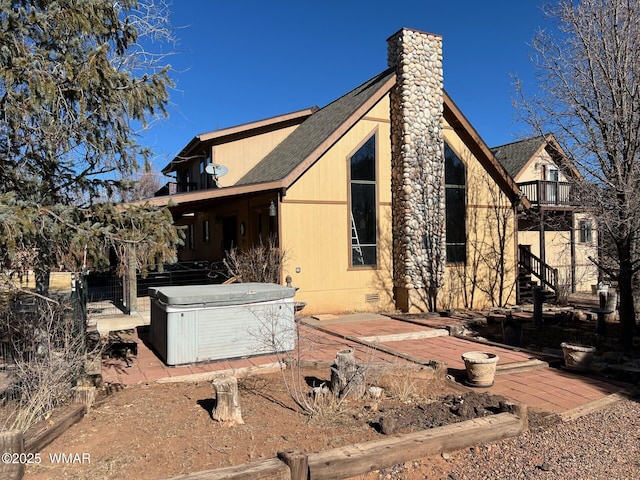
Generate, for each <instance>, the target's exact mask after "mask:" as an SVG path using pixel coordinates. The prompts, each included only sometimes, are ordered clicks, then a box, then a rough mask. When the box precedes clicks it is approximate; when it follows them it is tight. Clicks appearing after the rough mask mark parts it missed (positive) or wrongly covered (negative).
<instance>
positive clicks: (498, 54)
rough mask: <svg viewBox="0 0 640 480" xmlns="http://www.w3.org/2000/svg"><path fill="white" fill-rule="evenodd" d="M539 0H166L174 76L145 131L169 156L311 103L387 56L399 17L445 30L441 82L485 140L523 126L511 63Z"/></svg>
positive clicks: (522, 61) (510, 135)
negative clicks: (159, 114)
mask: <svg viewBox="0 0 640 480" xmlns="http://www.w3.org/2000/svg"><path fill="white" fill-rule="evenodd" d="M541 4H542V0H497V1H485V2H479V1H477V0H458V1H455V2H453V1H446V0H444V1H443V0H433V1H432V0H395V1H393V0H391V1H380V0H369V1H361V0H324V1H322V2H310V1H305V0H272V1H265V0H262V1H254V0H173V6H172V17H171V23H172V25H173V27H174V28H175V29H176V32H175V33H176V37H177V38H178V42H179V43H178V45H177V46H176V47H175V50H176V52H177V54H176V55H174V56H172V57H171V59H170V62H171V65H172V67H173V70H174V71H173V73H172V78H173V79H174V81H175V82H176V86H175V88H174V89H172V91H171V98H170V102H171V105H170V107H169V118H168V119H165V120H162V121H160V122H159V123H156V124H154V126H153V127H152V128H151V129H150V130H149V131H147V132H145V133H144V134H143V137H142V139H141V140H142V142H143V143H144V144H145V145H147V146H149V147H151V148H152V149H153V150H154V152H155V154H156V156H155V158H154V166H155V167H156V169H158V170H159V169H160V168H162V167H163V166H164V165H166V164H167V163H168V162H169V161H170V160H171V159H172V158H173V156H174V155H175V154H177V153H178V152H179V151H180V150H181V149H182V147H183V146H185V145H186V144H187V143H188V142H189V141H190V140H191V139H192V138H193V137H194V136H195V135H197V134H199V133H203V132H208V131H212V130H216V129H218V128H225V127H230V126H233V125H238V124H242V123H246V122H250V121H254V120H259V119H262V118H268V117H272V116H275V115H279V114H283V113H287V112H291V111H295V110H300V109H303V108H307V107H311V106H313V105H317V106H319V107H322V106H324V105H326V104H327V103H329V102H331V101H333V100H334V99H336V98H338V97H340V96H341V95H343V94H344V93H346V92H348V91H349V90H351V89H353V88H354V87H356V86H358V85H359V84H361V83H363V82H364V81H365V80H367V79H369V78H370V77H372V76H374V75H376V74H377V73H379V72H381V71H382V70H384V69H385V68H386V67H387V60H386V58H387V57H386V55H387V44H386V39H387V38H388V37H389V36H391V35H392V34H393V33H395V32H396V31H397V30H399V29H400V28H402V27H409V28H414V29H418V30H422V31H427V32H431V33H437V34H440V35H442V36H443V57H444V62H443V63H444V67H443V68H444V84H445V89H446V90H447V92H448V93H449V95H450V96H451V97H452V98H453V100H454V101H455V102H456V104H457V105H458V107H459V108H460V109H461V110H462V112H463V113H464V114H465V115H466V116H467V118H468V119H469V120H470V121H471V123H472V124H473V125H474V127H475V128H476V130H477V131H478V132H479V133H480V135H481V136H482V137H483V138H484V140H485V141H486V142H487V144H488V145H489V146H496V145H500V144H503V143H508V142H511V141H514V140H516V139H518V138H519V137H521V136H522V135H523V134H525V133H526V131H525V130H524V127H523V126H522V125H521V124H517V123H516V112H515V110H514V108H513V106H512V99H513V93H514V87H513V80H512V78H511V74H517V75H518V76H519V77H521V78H523V79H524V80H525V82H527V83H530V82H531V78H532V66H531V62H530V60H529V54H530V52H531V50H530V47H529V44H530V42H531V39H532V37H533V35H534V34H535V32H536V30H537V29H538V28H539V27H540V26H542V22H543V16H542V12H541V10H540V5H541Z"/></svg>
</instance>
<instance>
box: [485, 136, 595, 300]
mask: <svg viewBox="0 0 640 480" xmlns="http://www.w3.org/2000/svg"><path fill="white" fill-rule="evenodd" d="M491 150H492V151H493V153H494V155H495V156H496V158H497V159H498V160H499V161H500V162H501V163H502V165H504V167H505V168H506V170H507V172H509V174H510V175H511V177H512V178H513V179H514V180H515V181H516V183H517V184H518V186H519V187H520V190H521V191H522V193H523V194H524V195H525V196H526V197H527V199H528V200H529V202H531V206H532V208H530V209H528V210H526V211H524V212H522V213H521V214H520V215H519V217H518V246H519V251H520V261H521V263H522V265H523V266H524V265H526V266H529V267H531V270H532V273H533V274H534V276H535V277H537V278H538V281H539V283H541V284H542V285H543V286H545V287H548V288H556V289H557V290H558V292H559V293H560V294H566V293H569V292H585V291H591V289H592V285H596V284H597V283H598V269H597V267H596V266H595V264H594V263H593V262H592V261H590V260H589V257H591V258H597V255H598V234H597V225H596V220H595V218H594V217H593V216H592V215H590V214H589V213H588V212H585V209H584V208H583V207H582V206H581V205H580V202H579V200H578V198H577V195H576V192H575V191H574V190H575V187H574V186H573V185H574V184H575V183H574V182H573V180H575V179H579V178H580V173H579V172H578V171H577V170H576V169H575V168H572V167H571V164H570V162H569V161H568V160H567V158H566V156H565V154H564V153H563V152H562V149H561V148H560V146H559V145H558V143H557V142H556V140H555V138H554V137H553V135H543V136H538V137H534V138H528V139H526V140H522V141H519V142H514V143H509V144H507V145H502V146H499V147H495V148H492V149H491ZM563 166H564V167H565V168H563ZM545 266H546V267H545ZM545 270H546V271H545ZM554 272H555V273H554ZM554 275H555V276H556V278H553V277H554ZM534 280H535V278H534ZM553 283H554V284H555V285H553V286H552V285H549V284H553Z"/></svg>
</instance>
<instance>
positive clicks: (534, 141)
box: [491, 135, 548, 177]
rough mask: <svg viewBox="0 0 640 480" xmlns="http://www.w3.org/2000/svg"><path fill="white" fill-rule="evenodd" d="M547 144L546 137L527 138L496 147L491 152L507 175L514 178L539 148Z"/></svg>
mask: <svg viewBox="0 0 640 480" xmlns="http://www.w3.org/2000/svg"><path fill="white" fill-rule="evenodd" d="M547 142H548V138H547V136H546V135H540V136H537V137H532V138H527V139H525V140H519V141H517V142H512V143H507V144H505V145H500V146H498V147H492V148H491V151H492V152H493V154H494V155H495V157H496V158H497V159H498V161H499V162H500V163H501V164H502V165H503V166H504V168H505V169H506V170H507V172H508V173H509V175H511V176H512V177H515V176H516V175H518V173H520V171H521V170H522V169H523V168H524V167H525V165H526V164H527V162H528V161H529V160H531V157H533V156H534V155H535V154H536V152H538V150H540V148H541V147H543V146H545V145H546V144H547Z"/></svg>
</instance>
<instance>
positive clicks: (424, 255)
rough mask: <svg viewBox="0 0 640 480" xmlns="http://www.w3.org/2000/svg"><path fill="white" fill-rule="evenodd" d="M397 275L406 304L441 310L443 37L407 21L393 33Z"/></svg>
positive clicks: (405, 307)
mask: <svg viewBox="0 0 640 480" xmlns="http://www.w3.org/2000/svg"><path fill="white" fill-rule="evenodd" d="M387 43H388V63H389V66H390V67H395V68H396V76H397V81H396V85H395V86H394V87H393V88H392V90H391V155H392V157H391V169H392V175H391V188H392V217H393V220H392V223H393V265H394V266H393V270H394V271H393V278H394V294H395V297H396V305H397V307H398V308H399V309H400V310H402V311H411V310H416V309H424V308H429V309H435V308H436V305H435V295H436V293H437V291H438V289H439V288H441V287H442V284H443V278H444V262H445V251H446V244H445V235H444V224H445V222H444V219H445V216H444V213H445V212H444V209H445V204H444V141H443V137H442V127H443V117H442V105H443V86H442V84H443V79H442V37H441V36H439V35H433V34H429V33H424V32H420V31H417V30H411V29H407V28H403V29H401V30H400V31H398V32H397V33H395V34H394V35H392V36H391V37H390V38H389V39H388V40H387Z"/></svg>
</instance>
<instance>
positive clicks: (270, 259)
mask: <svg viewBox="0 0 640 480" xmlns="http://www.w3.org/2000/svg"><path fill="white" fill-rule="evenodd" d="M285 260H286V253H285V251H284V250H283V249H281V248H280V247H278V246H277V243H276V241H275V239H274V238H273V237H271V238H269V240H268V241H267V243H266V244H264V243H263V242H262V241H260V243H259V244H258V245H254V246H252V247H250V248H248V249H246V250H238V249H237V248H233V249H232V250H231V251H229V252H227V257H226V258H225V259H224V265H225V267H226V268H227V271H228V272H229V275H230V276H231V277H235V279H236V281H238V282H244V283H246V282H258V283H280V275H281V273H282V267H283V265H284V262H285Z"/></svg>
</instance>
